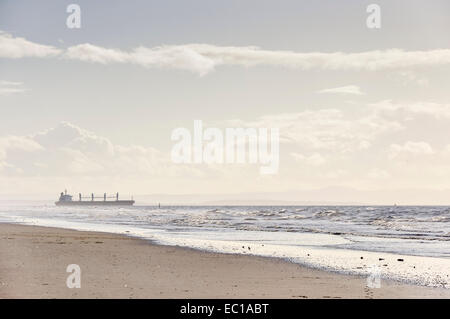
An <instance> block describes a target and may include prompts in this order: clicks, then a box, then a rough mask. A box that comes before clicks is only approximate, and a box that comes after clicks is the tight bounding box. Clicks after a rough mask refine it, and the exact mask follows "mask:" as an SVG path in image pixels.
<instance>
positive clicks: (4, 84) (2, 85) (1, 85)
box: [0, 81, 26, 96]
mask: <svg viewBox="0 0 450 319" xmlns="http://www.w3.org/2000/svg"><path fill="white" fill-rule="evenodd" d="M25 91H26V89H25V88H24V87H23V83H22V82H12V81H0V96H7V95H11V94H18V93H23V92H25Z"/></svg>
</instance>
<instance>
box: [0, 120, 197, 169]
mask: <svg viewBox="0 0 450 319" xmlns="http://www.w3.org/2000/svg"><path fill="white" fill-rule="evenodd" d="M0 167H1V169H0V171H1V173H2V175H10V176H16V175H21V176H40V177H44V176H45V177H65V178H66V177H68V176H77V177H89V178H93V177H98V178H100V177H106V178H112V177H117V178H119V177H122V176H125V177H126V178H131V177H134V178H143V177H144V176H147V177H150V176H151V177H162V178H163V177H169V176H184V177H189V176H192V175H195V176H197V177H198V176H201V175H202V174H204V172H205V168H202V169H201V170H199V169H198V168H192V167H187V166H183V165H176V164H173V163H172V162H171V160H170V157H169V155H168V154H165V153H162V152H160V151H158V150H157V149H154V148H152V147H144V146H140V145H128V146H122V145H117V144H113V143H112V142H111V141H110V140H109V139H107V138H105V137H102V136H99V135H97V134H95V133H93V132H91V131H88V130H86V129H83V128H80V127H78V126H76V125H74V124H72V123H69V122H61V123H59V124H58V125H57V126H56V127H53V128H50V129H47V130H44V131H42V132H38V133H36V134H32V135H29V136H5V137H0Z"/></svg>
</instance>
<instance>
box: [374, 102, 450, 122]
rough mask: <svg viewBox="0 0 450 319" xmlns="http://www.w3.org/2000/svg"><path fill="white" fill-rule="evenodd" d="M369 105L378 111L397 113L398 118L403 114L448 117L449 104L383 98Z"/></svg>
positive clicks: (449, 116) (449, 115)
mask: <svg viewBox="0 0 450 319" xmlns="http://www.w3.org/2000/svg"><path fill="white" fill-rule="evenodd" d="M371 106H372V107H373V108H374V109H375V110H377V111H378V112H384V113H398V115H399V118H400V117H402V115H405V114H416V115H428V116H433V117H435V118H438V119H439V118H443V117H444V118H450V104H441V103H434V102H411V103H395V102H393V101H392V100H384V101H381V102H378V103H374V104H372V105H371ZM403 117H405V116H403Z"/></svg>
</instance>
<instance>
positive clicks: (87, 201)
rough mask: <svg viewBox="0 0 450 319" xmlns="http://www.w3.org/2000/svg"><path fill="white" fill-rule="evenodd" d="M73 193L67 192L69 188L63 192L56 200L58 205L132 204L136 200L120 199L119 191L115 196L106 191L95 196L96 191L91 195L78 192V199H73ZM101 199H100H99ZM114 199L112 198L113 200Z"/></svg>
mask: <svg viewBox="0 0 450 319" xmlns="http://www.w3.org/2000/svg"><path fill="white" fill-rule="evenodd" d="M72 197H73V196H72V195H69V194H67V190H66V191H64V192H61V194H60V195H59V200H58V201H57V202H55V205H56V206H132V205H134V200H133V198H131V200H122V199H119V193H116V194H115V195H114V196H107V195H106V193H104V194H103V196H95V195H94V193H92V194H91V196H83V195H81V193H80V194H78V200H73V199H72ZM99 199H100V200H99ZM111 199H112V200H111Z"/></svg>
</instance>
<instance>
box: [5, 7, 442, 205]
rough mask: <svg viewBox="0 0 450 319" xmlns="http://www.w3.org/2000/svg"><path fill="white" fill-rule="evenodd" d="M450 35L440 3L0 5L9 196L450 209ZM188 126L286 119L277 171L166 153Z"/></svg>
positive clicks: (260, 123) (276, 122) (262, 124)
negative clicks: (73, 24) (254, 196)
mask: <svg viewBox="0 0 450 319" xmlns="http://www.w3.org/2000/svg"><path fill="white" fill-rule="evenodd" d="M70 3H76V4H78V5H80V7H81V28H80V29H69V28H68V27H67V26H66V19H67V17H68V15H69V13H66V8H67V6H68V5H69V4H70ZM371 3H376V4H378V5H380V8H381V28H380V29H369V28H367V26H366V18H367V16H368V15H369V14H368V13H367V12H366V8H367V6H368V5H369V4H371ZM449 30H450V2H449V1H446V0H443V1H411V0H408V1H406V0H405V1H397V0H390V1H373V0H372V1H335V0H334V1H331V0H330V1H313V0H311V1H299V0H296V1H266V0H247V1H237V0H236V1H211V0H201V1H200V0H194V1H173V0H170V1H21V0H11V1H8V0H0V32H1V33H0V194H53V193H55V192H56V193H58V192H59V191H60V190H61V189H63V188H68V189H69V190H71V191H73V192H79V191H82V192H92V191H94V192H99V193H103V191H108V192H109V191H111V192H113V191H116V190H119V191H122V192H126V193H131V192H132V193H135V194H148V193H173V194H178V193H196V194H207V193H242V192H287V191H300V190H312V189H325V190H324V191H323V200H326V199H327V197H328V196H331V195H330V192H333V191H330V189H331V190H334V189H336V187H337V188H339V187H341V188H343V187H345V188H351V189H355V194H356V193H358V194H361V192H366V193H367V192H370V194H373V195H371V196H372V197H370V196H369V197H365V198H364V200H368V201H371V202H377V203H389V204H390V203H391V202H392V198H393V197H394V198H395V195H393V194H398V198H399V201H401V202H405V203H406V202H411V203H413V202H414V203H418V202H423V203H434V202H436V203H444V202H445V203H450V200H447V199H446V198H449V196H448V195H450V141H449V140H448V136H449V133H450V129H449V125H450V90H449V88H450V83H449V81H448V79H449V75H450V43H449V39H448V31H449ZM194 120H202V121H203V122H204V125H205V126H211V127H217V128H220V129H225V128H226V127H268V128H270V127H278V128H279V129H280V136H281V144H280V168H279V172H278V174H275V175H271V176H262V175H260V174H259V165H254V164H243V165H237V164H228V165H219V164H217V165H206V164H184V165H177V164H175V163H173V162H172V161H171V159H170V151H171V149H172V146H173V145H174V142H172V141H171V139H170V138H171V132H172V131H173V130H174V129H175V128H177V127H186V128H188V129H192V128H193V121H194ZM356 190H358V192H356ZM421 190H423V192H422V193H423V194H424V195H423V197H422V198H418V197H417V192H418V191H421ZM433 190H435V191H436V193H439V194H441V195H439V196H437V197H433V195H430V194H433V192H431V191H433ZM380 191H384V193H383V192H380ZM386 193H389V196H388V195H386ZM412 194H414V198H411V196H413V195H412ZM419 194H420V192H419ZM442 194H444V195H442ZM343 196H347V197H349V198H342V201H354V202H357V201H359V200H358V198H353V195H343ZM290 199H291V200H308V198H296V197H295V195H292V196H291V198H290Z"/></svg>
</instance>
